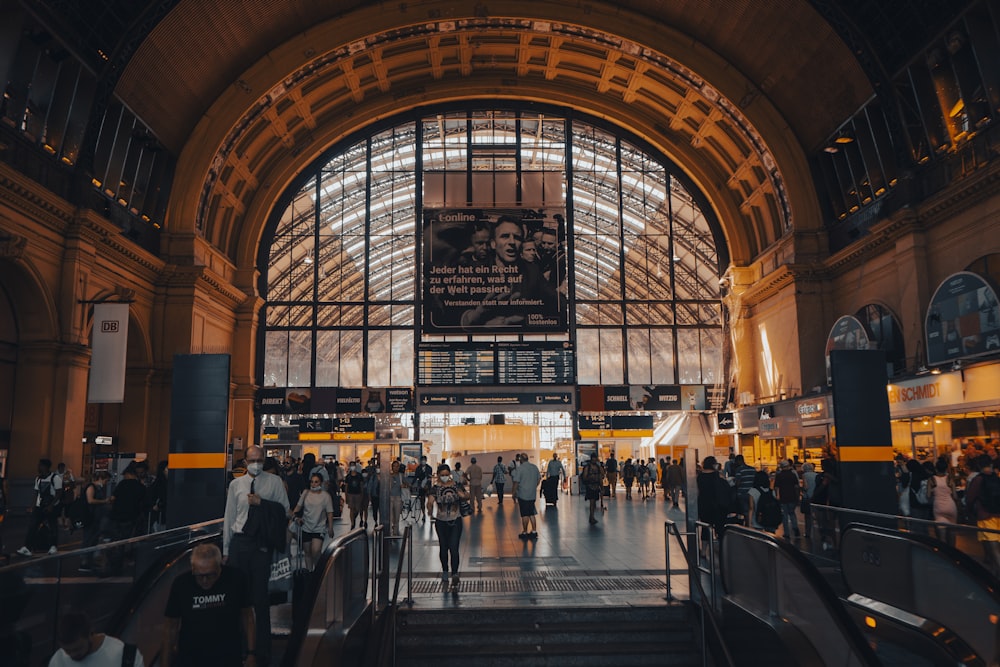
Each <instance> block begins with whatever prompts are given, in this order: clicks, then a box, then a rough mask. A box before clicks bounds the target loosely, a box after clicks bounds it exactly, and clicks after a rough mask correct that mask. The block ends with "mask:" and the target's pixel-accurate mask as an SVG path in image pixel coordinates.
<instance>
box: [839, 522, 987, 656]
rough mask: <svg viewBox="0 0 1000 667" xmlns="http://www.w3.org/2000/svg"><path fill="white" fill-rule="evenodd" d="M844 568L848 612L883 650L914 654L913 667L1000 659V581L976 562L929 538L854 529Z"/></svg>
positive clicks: (843, 554)
mask: <svg viewBox="0 0 1000 667" xmlns="http://www.w3.org/2000/svg"><path fill="white" fill-rule="evenodd" d="M840 563H841V571H842V574H843V578H844V582H845V584H846V586H847V591H848V594H847V596H846V599H844V601H843V602H844V606H845V608H846V609H847V611H848V612H849V613H850V614H851V616H852V617H853V618H854V619H855V620H856V621H857V623H858V626H859V627H860V628H861V629H862V631H863V632H864V634H865V635H866V637H867V638H868V639H869V641H870V642H871V643H872V644H873V645H874V646H876V649H877V650H879V651H880V652H886V653H893V654H895V653H898V652H900V651H902V650H904V649H909V651H910V652H911V653H913V654H915V655H916V658H915V660H914V661H913V662H911V663H909V664H930V665H943V664H952V665H984V666H985V665H987V664H990V663H991V661H992V660H993V659H994V657H995V656H996V651H997V637H998V634H997V628H998V625H997V621H998V619H1000V591H998V585H1000V582H997V580H996V579H995V578H994V577H993V576H992V575H991V574H990V573H989V572H988V571H987V570H986V569H985V568H983V566H982V565H980V564H979V563H977V562H976V561H974V560H973V559H971V558H969V556H967V555H965V554H963V553H962V552H960V551H958V550H957V549H954V548H953V547H950V546H949V545H947V544H945V543H944V542H941V541H939V540H937V539H934V538H932V537H929V536H927V535H922V534H917V533H903V532H900V531H897V530H892V529H888V528H880V527H876V526H869V525H864V524H851V525H849V526H847V527H846V528H845V529H844V530H843V531H842V532H841V541H840ZM920 659H923V660H926V661H927V662H926V663H921V662H920Z"/></svg>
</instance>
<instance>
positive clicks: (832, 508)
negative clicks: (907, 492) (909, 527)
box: [810, 504, 1000, 535]
mask: <svg viewBox="0 0 1000 667" xmlns="http://www.w3.org/2000/svg"><path fill="white" fill-rule="evenodd" d="M810 508H811V510H819V511H821V512H832V513H842V514H851V515H856V516H862V517H868V518H873V519H880V520H882V521H888V520H890V519H891V520H894V521H897V522H899V521H902V522H903V523H905V524H910V523H912V524H915V525H924V526H933V527H936V528H950V529H958V530H967V531H975V532H981V533H993V534H995V535H1000V530H997V529H995V528H979V527H978V526H973V525H970V524H964V523H948V522H946V521H932V520H929V519H918V518H916V517H912V516H904V515H901V514H883V513H881V512H871V511H869V510H858V509H852V508H850V507H838V506H836V505H820V504H813V505H810Z"/></svg>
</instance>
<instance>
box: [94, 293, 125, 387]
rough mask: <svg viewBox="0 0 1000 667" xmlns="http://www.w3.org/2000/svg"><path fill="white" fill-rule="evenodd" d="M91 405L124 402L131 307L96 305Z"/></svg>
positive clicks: (122, 304) (119, 304)
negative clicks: (126, 352) (129, 309)
mask: <svg viewBox="0 0 1000 667" xmlns="http://www.w3.org/2000/svg"><path fill="white" fill-rule="evenodd" d="M90 339H91V349H92V352H91V356H90V382H89V385H88V387H87V402H88V403H121V402H122V401H124V400H125V351H126V347H127V345H128V304H127V303H98V304H94V330H93V333H92V334H91V337H90Z"/></svg>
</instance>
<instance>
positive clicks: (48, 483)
mask: <svg viewBox="0 0 1000 667" xmlns="http://www.w3.org/2000/svg"><path fill="white" fill-rule="evenodd" d="M54 476H55V473H54V472H52V473H49V476H48V477H39V478H38V479H37V480H36V481H35V484H36V485H37V486H38V506H39V507H40V508H42V509H46V508H49V507H52V506H53V505H56V504H57V502H56V487H55V486H54V485H53V483H52V478H53V477H54Z"/></svg>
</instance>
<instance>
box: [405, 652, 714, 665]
mask: <svg viewBox="0 0 1000 667" xmlns="http://www.w3.org/2000/svg"><path fill="white" fill-rule="evenodd" d="M470 657H478V656H468V655H455V654H452V655H447V656H434V657H428V656H412V655H411V656H407V655H403V654H401V653H399V652H397V653H396V665H397V666H398V667H468V666H469V659H470ZM485 664H489V665H490V667H608V665H614V666H615V667H649V666H653V665H656V666H659V667H699V666H700V665H701V664H702V661H701V655H700V654H699V653H698V652H697V651H670V652H665V653H647V654H622V653H593V652H591V653H589V654H586V655H566V654H549V655H546V654H542V655H521V654H518V655H495V656H490V657H489V661H488V662H487V663H485Z"/></svg>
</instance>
